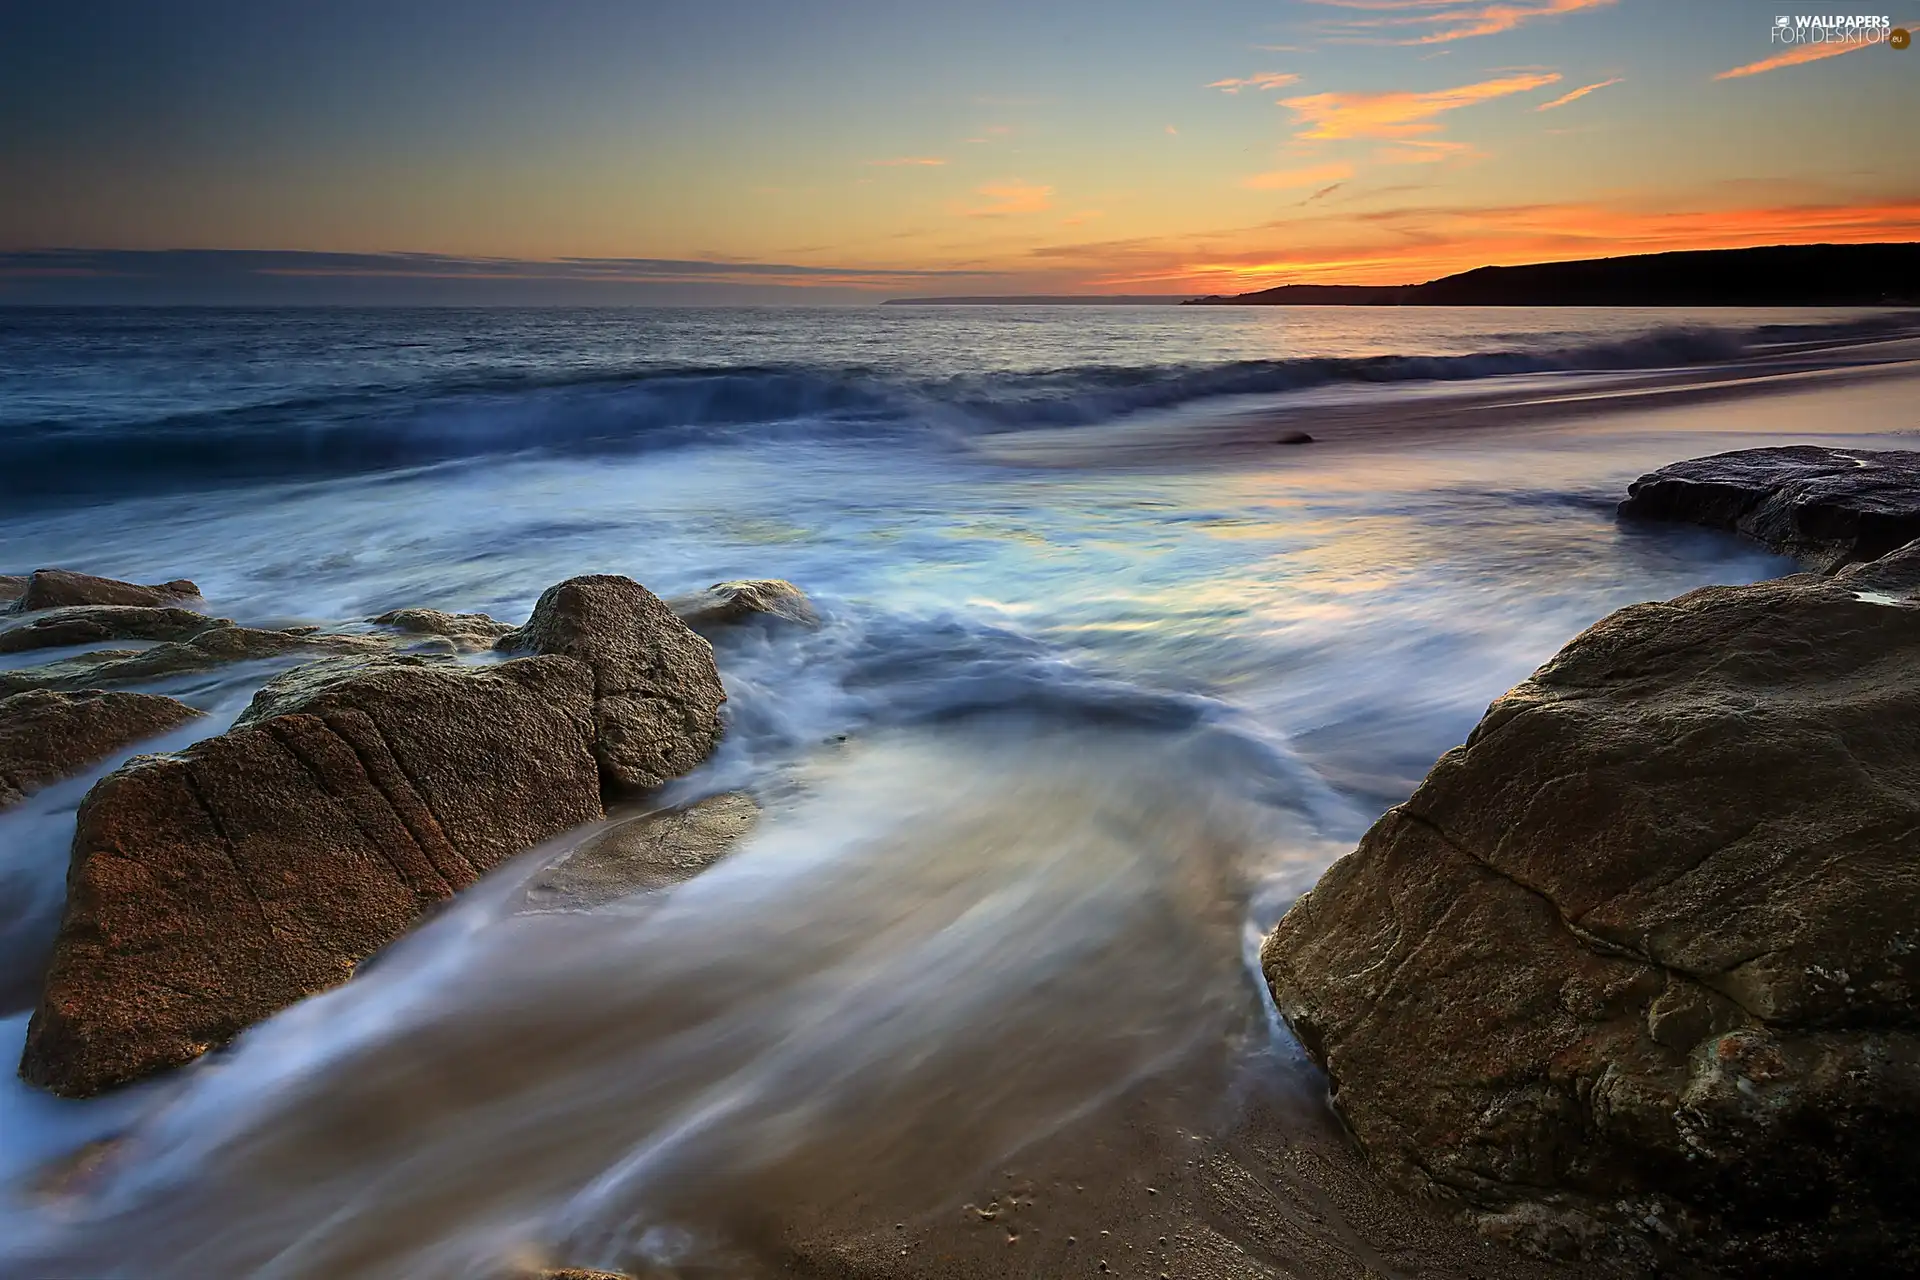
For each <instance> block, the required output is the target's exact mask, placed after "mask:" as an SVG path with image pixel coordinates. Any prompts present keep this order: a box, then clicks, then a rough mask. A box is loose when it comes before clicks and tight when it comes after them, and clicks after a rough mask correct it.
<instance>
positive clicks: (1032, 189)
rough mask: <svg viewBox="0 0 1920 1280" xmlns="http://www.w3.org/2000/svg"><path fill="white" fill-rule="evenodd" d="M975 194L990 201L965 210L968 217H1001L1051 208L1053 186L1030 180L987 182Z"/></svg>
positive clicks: (1044, 210)
mask: <svg viewBox="0 0 1920 1280" xmlns="http://www.w3.org/2000/svg"><path fill="white" fill-rule="evenodd" d="M976 194H978V195H983V196H985V197H987V199H988V200H989V201H990V202H991V203H989V204H985V205H981V206H980V207H978V208H973V209H968V210H965V213H966V215H967V216H968V217H970V218H1003V217H1006V216H1008V215H1010V214H1018V213H1045V212H1046V211H1047V210H1049V209H1051V208H1053V188H1052V187H1042V186H1036V185H1034V184H1033V183H1030V182H1019V181H1011V182H989V183H987V185H985V186H984V187H979V188H976Z"/></svg>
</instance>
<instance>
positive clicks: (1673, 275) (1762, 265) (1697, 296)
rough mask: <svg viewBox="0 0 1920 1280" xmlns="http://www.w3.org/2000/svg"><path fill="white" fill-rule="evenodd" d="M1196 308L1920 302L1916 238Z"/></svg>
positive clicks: (1732, 252)
mask: <svg viewBox="0 0 1920 1280" xmlns="http://www.w3.org/2000/svg"><path fill="white" fill-rule="evenodd" d="M1184 305H1186V306H1198V307H1223V306H1224V307H1273V306H1315V307H1328V306H1333V307H1556V306H1558V307H1874V306H1920V243H1907V244H1808V245H1774V246H1770V247H1767V248H1761V249H1704V250H1691V251H1685V252H1678V253H1647V254H1636V255H1632V256H1628V257H1620V258H1587V259H1583V260H1580V261H1576V262H1539V263H1532V264H1529V265H1527V266H1518V267H1477V268H1475V269H1474V270H1472V271H1463V272H1460V273H1459V274H1457V275H1451V276H1443V277H1441V278H1440V279H1438V280H1429V281H1427V282H1426V283H1425V284H1409V285H1360V284H1283V285H1279V286H1277V287H1275V288H1272V289H1262V290H1260V291H1258V292H1256V293H1241V294H1233V295H1229V296H1220V295H1215V296H1211V297H1205V298H1194V299H1192V300H1190V301H1189V302H1187V303H1185V304H1184Z"/></svg>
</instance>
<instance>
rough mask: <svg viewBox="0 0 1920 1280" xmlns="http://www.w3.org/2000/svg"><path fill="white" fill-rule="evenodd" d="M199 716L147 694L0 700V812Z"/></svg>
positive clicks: (25, 695)
mask: <svg viewBox="0 0 1920 1280" xmlns="http://www.w3.org/2000/svg"><path fill="white" fill-rule="evenodd" d="M200 714H201V713H200V712H198V711H196V710H194V709H193V708H192V707H190V706H188V705H187V704H186V703H184V702H175V701H174V700H173V699H172V698H162V697H159V696H157V695H155V694H150V693H106V692H101V691H97V690H96V691H89V692H86V693H54V692H51V691H39V692H34V693H18V694H15V695H13V696H12V697H10V698H0V809H5V808H7V807H9V806H11V805H15V804H18V803H19V802H20V801H22V800H24V799H26V797H27V795H28V793H30V792H33V791H38V790H39V789H40V788H41V787H44V786H46V785H47V784H48V783H50V782H58V781H59V780H60V779H62V778H65V777H68V776H70V775H72V774H75V773H78V772H80V771H81V770H82V769H84V768H86V767H87V766H88V765H91V764H97V763H99V762H100V761H102V760H104V759H106V758H107V757H108V756H110V755H112V754H113V753H114V752H116V751H122V750H125V749H126V748H127V747H130V746H132V745H133V744H134V743H136V742H141V741H143V740H145V739H147V738H152V737H157V736H158V735H160V734H163V733H166V732H167V731H168V730H170V729H177V728H179V727H180V726H181V725H183V724H186V723H187V722H188V721H190V720H194V719H197V718H198V717H199V716H200Z"/></svg>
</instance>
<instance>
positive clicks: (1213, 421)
mask: <svg viewBox="0 0 1920 1280" xmlns="http://www.w3.org/2000/svg"><path fill="white" fill-rule="evenodd" d="M1916 378H1920V339H1915V338H1898V339H1893V340H1885V341H1874V342H1860V343H1849V344H1839V345H1831V346H1821V347H1794V348H1792V349H1788V350H1784V351H1781V352H1777V353H1774V354H1770V355H1767V356H1764V357H1760V358H1755V359H1749V360H1741V361H1736V362H1730V363H1727V364H1721V365H1708V366H1703V367H1697V368H1686V369H1657V370H1650V371H1637V372H1632V373H1599V374H1592V373H1581V374H1542V375H1527V374H1517V375H1512V376H1509V377H1504V378H1485V379H1476V380H1474V381H1472V382H1471V383H1461V384H1448V383H1418V384H1406V385H1402V386H1395V387H1381V386H1370V387H1365V388H1362V389H1359V390H1356V389H1354V388H1351V387H1341V388H1335V389H1321V390H1315V391H1306V392H1300V393H1298V394H1296V395H1294V396H1291V397H1287V398H1286V399H1285V400H1284V401H1283V402H1282V403H1280V404H1278V405H1273V406H1263V407H1261V408H1258V409H1242V410H1238V411H1225V412H1212V413H1200V412H1195V411H1185V412H1181V413H1177V414H1176V413H1168V414H1145V415H1140V416H1139V417H1137V418H1133V419H1128V420H1126V421H1123V422H1120V423H1117V424H1114V425H1111V426H1102V427H1071V428H1061V429H1054V430H1045V431H1035V430H1028V431H1023V432H1019V433H1017V434H1010V435H1005V436H991V437H987V438H986V439H984V440H982V441H981V442H979V444H978V446H977V448H978V450H979V452H980V453H981V454H982V455H984V456H985V457H988V458H991V459H994V460H996V461H999V462H1004V463H1007V464H1009V465H1013V466H1023V467H1071V468H1076V469H1084V468H1117V469H1152V470H1164V469H1166V468H1169V467H1181V466H1185V467H1195V466H1219V467H1235V466H1244V465H1246V464H1247V463H1249V462H1260V463H1276V462H1278V463H1284V462H1288V461H1290V460H1298V461H1303V462H1304V461H1308V460H1310V459H1315V458H1319V457H1322V456H1324V455H1327V454H1333V453H1351V452H1356V451H1362V450H1372V449H1380V448H1385V447H1393V448H1402V447H1407V446H1413V445H1421V444H1431V443H1437V442H1442V441H1447V440H1455V439H1460V438H1463V437H1464V436H1466V435H1468V434H1471V433H1482V432H1501V433H1513V432H1534V431H1544V430H1552V429H1556V428H1562V427H1567V426H1573V425H1579V426H1583V427H1587V426H1596V427H1601V428H1603V429H1604V428H1605V427H1606V426H1607V424H1606V423H1605V422H1604V421H1596V420H1604V419H1608V418H1623V417H1626V416H1627V415H1639V414H1648V413H1664V412H1669V411H1678V410H1689V411H1692V410H1699V409H1704V408H1710V407H1720V406H1733V405H1740V404H1748V403H1753V402H1756V401H1776V402H1781V401H1788V400H1791V399H1793V398H1795V397H1801V396H1815V395H1818V396H1826V395H1829V394H1831V393H1834V392H1840V391H1850V392H1856V393H1860V394H1864V395H1870V396H1871V395H1875V394H1880V395H1886V394H1894V395H1901V396H1905V397H1906V400H1907V403H1908V404H1910V405H1913V406H1915V409H1914V410H1912V411H1910V412H1909V413H1908V419H1909V422H1908V425H1909V426H1912V427H1916V428H1920V395H1915V394H1914V393H1913V391H1912V389H1911V387H1907V386H1905V384H1908V383H1911V382H1912V381H1913V380H1914V379H1916ZM1896 389H1897V390H1896ZM1806 429H1807V430H1808V431H1811V432H1813V433H1816V434H1818V433H1823V432H1831V431H1847V430H1854V429H1857V422H1854V421H1850V420H1849V418H1848V417H1847V416H1844V415H1840V414H1837V413H1834V412H1831V411H1829V410H1827V409H1826V408H1824V407H1815V408H1811V409H1810V410H1809V412H1808V414H1807V416H1806ZM1293 432H1306V433H1307V434H1309V435H1311V436H1312V437H1313V442H1312V443H1311V444H1286V443H1281V441H1282V440H1283V438H1284V437H1286V436H1287V435H1288V434H1289V433H1293Z"/></svg>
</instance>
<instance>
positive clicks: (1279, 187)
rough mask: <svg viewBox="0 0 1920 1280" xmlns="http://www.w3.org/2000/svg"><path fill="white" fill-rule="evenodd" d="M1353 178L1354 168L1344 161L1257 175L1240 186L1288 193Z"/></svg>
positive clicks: (1243, 181) (1243, 180)
mask: <svg viewBox="0 0 1920 1280" xmlns="http://www.w3.org/2000/svg"><path fill="white" fill-rule="evenodd" d="M1352 176H1353V166H1352V165H1350V164H1347V163H1346V162H1344V161H1340V162H1336V163H1334V164H1317V165H1313V166H1311V167H1309V168H1305V169H1277V170H1275V171H1273V172H1272V173H1256V174H1254V175H1253V176H1252V177H1250V178H1243V179H1241V182H1240V185H1241V186H1243V187H1250V188H1252V189H1253V190H1255V191H1288V190H1291V189H1293V188H1295V187H1318V186H1324V185H1325V184H1327V183H1329V182H1331V183H1335V184H1338V183H1340V182H1343V181H1345V180H1346V179H1348V178H1351V177H1352Z"/></svg>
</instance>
